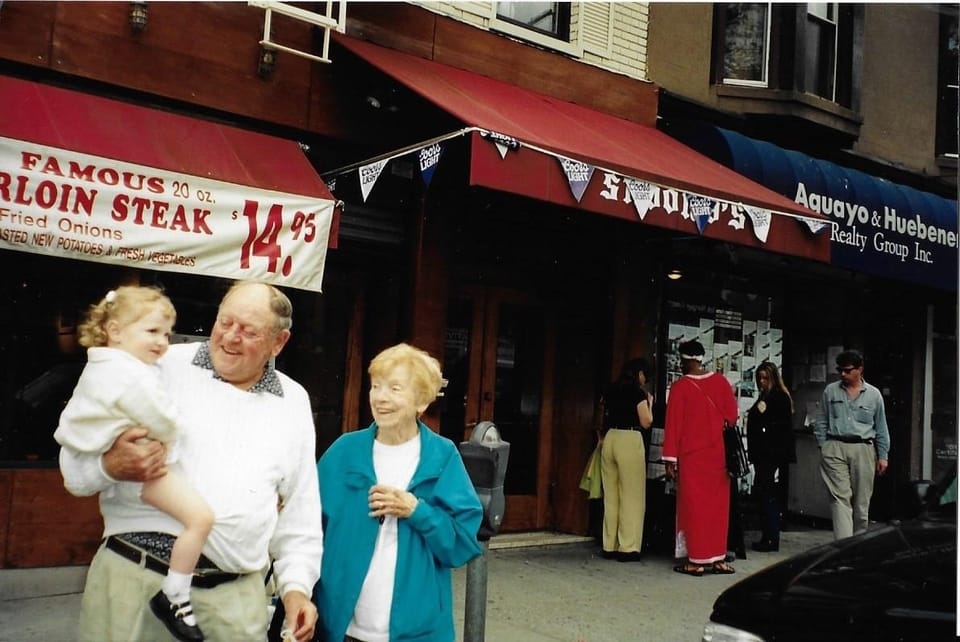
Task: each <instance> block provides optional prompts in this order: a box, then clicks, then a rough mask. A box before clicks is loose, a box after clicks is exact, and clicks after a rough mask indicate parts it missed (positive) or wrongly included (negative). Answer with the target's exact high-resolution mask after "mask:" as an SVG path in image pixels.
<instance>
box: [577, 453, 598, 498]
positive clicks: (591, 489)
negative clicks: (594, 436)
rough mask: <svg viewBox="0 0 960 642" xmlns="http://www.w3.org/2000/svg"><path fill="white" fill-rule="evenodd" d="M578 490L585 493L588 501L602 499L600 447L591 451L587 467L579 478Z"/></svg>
mask: <svg viewBox="0 0 960 642" xmlns="http://www.w3.org/2000/svg"><path fill="white" fill-rule="evenodd" d="M580 490H583V491H586V492H587V495H588V497H589V498H590V499H600V498H601V497H603V486H602V485H601V480H600V446H597V447H596V448H594V449H593V453H592V454H591V455H590V459H588V460H587V466H586V468H584V469H583V475H581V477H580Z"/></svg>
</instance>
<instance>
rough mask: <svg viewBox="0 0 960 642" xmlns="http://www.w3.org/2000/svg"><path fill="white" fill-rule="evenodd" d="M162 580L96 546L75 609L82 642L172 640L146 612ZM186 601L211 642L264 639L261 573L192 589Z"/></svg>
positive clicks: (264, 595) (263, 599) (155, 574)
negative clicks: (79, 601)
mask: <svg viewBox="0 0 960 642" xmlns="http://www.w3.org/2000/svg"><path fill="white" fill-rule="evenodd" d="M162 580H163V576H162V575H160V574H159V573H155V572H153V571H150V570H147V569H145V568H140V567H139V566H138V565H137V564H135V563H133V562H131V561H130V560H128V559H125V558H123V557H121V556H120V555H117V554H116V553H114V552H113V551H111V550H108V549H106V548H104V547H102V546H101V547H100V550H99V551H97V554H96V555H95V556H94V558H93V562H91V564H90V569H89V571H88V572H87V583H86V586H85V587H84V590H83V600H82V602H81V607H80V629H79V635H78V639H79V640H80V641H81V642H139V641H143V642H153V641H158V642H159V641H163V642H169V641H171V640H175V638H174V637H173V636H172V635H170V633H169V632H168V631H167V628H166V627H165V626H164V625H163V624H162V623H161V622H160V620H158V619H157V617H156V616H155V615H154V614H153V611H151V610H150V604H149V602H150V598H151V597H153V596H154V595H155V594H156V592H157V591H159V590H160V582H161V581H162ZM190 602H191V604H192V605H193V612H194V615H195V616H196V618H197V624H198V625H199V626H200V629H201V630H202V631H203V633H204V636H205V637H206V639H207V640H209V641H210V642H240V641H247V640H250V641H259V640H264V639H266V635H267V624H268V623H267V597H266V590H265V588H264V585H263V576H262V575H261V574H260V573H251V574H249V575H245V576H243V577H241V578H239V579H236V580H234V581H232V582H226V583H224V584H221V585H220V586H217V587H215V588H212V589H202V588H193V589H191V593H190Z"/></svg>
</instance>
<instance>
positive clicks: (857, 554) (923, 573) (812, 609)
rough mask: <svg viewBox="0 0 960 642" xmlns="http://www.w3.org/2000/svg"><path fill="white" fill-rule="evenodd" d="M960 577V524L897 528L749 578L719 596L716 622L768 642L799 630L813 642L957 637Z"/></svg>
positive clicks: (925, 522)
mask: <svg viewBox="0 0 960 642" xmlns="http://www.w3.org/2000/svg"><path fill="white" fill-rule="evenodd" d="M956 572H957V543H956V523H955V521H954V518H953V517H948V518H945V519H917V520H910V521H904V522H891V523H890V524H887V525H884V526H881V527H875V528H873V529H871V530H869V531H867V532H865V533H861V534H859V535H856V536H854V537H849V538H846V539H843V540H839V541H835V542H831V543H830V544H827V545H824V546H820V547H817V548H815V549H812V550H810V551H808V552H806V553H802V554H800V555H797V556H795V557H792V558H790V559H788V560H785V561H783V562H780V563H778V564H775V565H774V566H771V567H770V568H768V569H765V570H763V571H761V572H759V573H756V574H754V575H752V576H750V577H748V578H746V579H744V580H743V581H741V582H739V583H737V584H735V585H734V586H732V587H730V588H729V589H727V590H726V591H725V592H724V593H722V594H721V595H720V597H719V598H718V599H717V601H716V603H715V604H714V612H713V615H712V616H711V620H714V621H717V622H721V623H724V624H729V625H732V626H738V627H739V628H743V629H745V630H749V631H752V632H754V633H758V634H761V635H763V636H764V637H765V638H766V639H768V640H789V639H794V637H793V633H795V632H797V628H798V627H800V628H801V630H802V633H803V637H804V638H806V639H811V638H810V637H809V635H810V634H811V633H812V632H814V631H819V632H821V633H820V635H821V636H822V638H823V639H845V640H850V639H871V640H878V639H895V640H900V639H931V638H923V637H914V636H913V633H911V634H910V635H907V636H904V635H902V634H900V633H898V631H901V630H908V631H913V632H916V631H918V630H921V631H922V630H927V631H928V633H929V631H934V630H935V631H945V630H947V625H948V624H949V627H950V629H951V630H952V627H953V624H952V623H953V622H955V620H956V585H955V580H956ZM791 627H793V628H792V629H791ZM918 627H919V628H918ZM928 627H933V628H932V629H928ZM854 632H856V634H854ZM861 633H862V636H861ZM950 639H952V636H951V638H950Z"/></svg>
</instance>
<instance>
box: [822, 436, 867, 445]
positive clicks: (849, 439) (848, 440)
mask: <svg viewBox="0 0 960 642" xmlns="http://www.w3.org/2000/svg"><path fill="white" fill-rule="evenodd" d="M827 440H828V441H842V442H843V443H845V444H869V445H871V446H872V445H873V438H872V437H871V438H869V439H864V438H863V437H854V436H853V435H827Z"/></svg>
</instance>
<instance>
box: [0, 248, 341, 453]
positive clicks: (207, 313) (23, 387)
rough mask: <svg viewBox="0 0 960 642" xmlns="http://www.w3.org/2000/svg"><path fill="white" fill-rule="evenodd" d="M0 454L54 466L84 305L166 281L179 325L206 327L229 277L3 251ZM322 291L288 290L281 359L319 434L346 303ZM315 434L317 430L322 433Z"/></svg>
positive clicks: (336, 415)
mask: <svg viewBox="0 0 960 642" xmlns="http://www.w3.org/2000/svg"><path fill="white" fill-rule="evenodd" d="M0 273H2V274H3V275H4V276H3V277H2V278H0V296H2V297H3V300H4V301H5V303H6V305H4V306H2V308H0V309H2V312H0V325H2V327H0V363H2V367H0V462H2V464H3V465H12V466H17V465H30V464H31V463H35V464H36V465H49V466H55V465H56V459H57V454H58V452H59V447H58V445H57V443H56V441H55V440H54V439H53V432H54V430H55V429H56V427H57V424H58V420H59V417H60V413H61V412H62V410H63V407H64V405H65V404H66V402H67V400H68V399H69V398H70V396H71V394H72V392H73V388H74V386H75V385H76V382H77V379H78V378H79V376H80V372H81V371H82V370H83V366H84V364H85V363H86V353H85V350H84V348H82V347H81V346H79V345H78V344H77V341H76V326H77V323H78V321H79V320H80V318H81V317H82V315H83V313H84V311H85V310H86V308H87V307H88V306H89V305H90V304H91V303H94V302H95V301H97V300H99V298H100V297H102V296H103V295H104V294H105V293H106V292H107V291H108V290H110V289H111V288H114V287H117V286H118V285H122V284H136V283H140V284H143V285H156V286H159V287H162V288H163V289H164V291H165V292H166V293H167V295H168V296H169V297H170V299H171V300H172V301H173V303H174V306H175V307H176V308H177V323H176V326H175V327H174V332H176V333H177V334H185V335H193V336H207V335H208V334H209V331H210V324H211V322H212V321H213V319H214V317H215V316H216V308H217V304H218V303H219V301H220V299H221V297H222V296H223V293H224V292H225V291H226V289H227V288H228V287H229V285H230V281H228V280H225V279H218V278H213V277H205V276H196V275H190V274H179V273H173V272H156V271H149V270H132V269H124V268H118V267H114V266H109V265H102V264H99V263H93V262H88V261H76V260H69V259H58V258H52V257H47V256H40V255H34V254H28V253H21V252H11V251H0ZM326 289H328V290H330V292H329V293H328V292H325V293H324V294H323V295H320V294H317V293H313V292H306V291H302V290H291V289H288V290H285V292H286V294H287V295H288V296H289V297H290V298H291V300H292V301H293V306H294V322H293V336H292V337H291V340H290V343H288V345H287V347H286V348H285V349H284V351H283V353H281V355H280V356H279V357H278V359H277V367H278V368H279V369H280V370H283V371H284V372H286V373H287V374H289V375H290V376H292V377H293V378H294V379H296V380H297V381H299V382H300V383H301V384H303V385H304V387H305V388H306V389H307V391H308V392H309V393H310V397H311V403H312V406H313V411H314V418H315V424H316V426H317V429H318V433H319V434H325V433H327V432H331V433H337V434H338V433H339V430H340V421H341V417H342V403H343V402H342V395H343V387H342V385H343V364H344V359H343V351H344V349H345V345H346V341H345V336H346V325H347V317H346V311H347V310H349V309H350V307H349V306H348V305H345V304H342V303H338V301H339V299H340V298H341V297H338V295H337V288H336V287H329V288H326ZM318 441H319V439H318Z"/></svg>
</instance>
